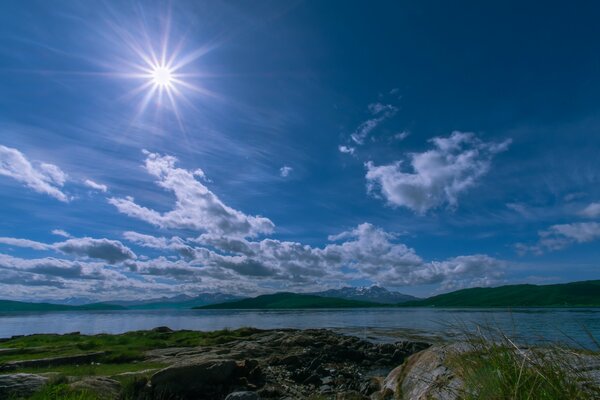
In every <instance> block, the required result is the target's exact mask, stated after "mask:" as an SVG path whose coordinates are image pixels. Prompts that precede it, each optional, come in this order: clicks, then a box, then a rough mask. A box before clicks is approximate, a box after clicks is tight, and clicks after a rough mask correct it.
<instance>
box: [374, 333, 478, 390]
mask: <svg viewBox="0 0 600 400" xmlns="http://www.w3.org/2000/svg"><path fill="white" fill-rule="evenodd" d="M469 349H470V347H469V346H468V345H466V344H465V343H454V344H450V345H442V346H435V347H430V348H429V349H427V350H423V351H421V352H420V353H417V354H414V355H412V356H411V357H409V358H408V359H407V360H406V362H405V363H404V364H402V365H401V366H399V367H396V368H394V369H393V370H392V371H391V372H390V373H389V374H388V376H387V377H386V378H385V380H384V382H383V389H382V392H387V393H389V392H393V393H395V394H396V395H397V396H396V397H397V398H400V399H405V400H413V399H419V400H420V399H430V400H457V399H458V398H459V394H460V392H461V391H462V389H463V382H462V381H461V380H460V379H459V378H458V377H457V375H456V373H455V371H453V370H452V368H451V367H450V366H449V365H448V363H447V362H446V360H447V358H448V357H449V356H451V355H454V354H459V353H463V352H466V351H467V350H469Z"/></svg>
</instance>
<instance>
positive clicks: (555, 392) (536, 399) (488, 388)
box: [450, 328, 600, 400]
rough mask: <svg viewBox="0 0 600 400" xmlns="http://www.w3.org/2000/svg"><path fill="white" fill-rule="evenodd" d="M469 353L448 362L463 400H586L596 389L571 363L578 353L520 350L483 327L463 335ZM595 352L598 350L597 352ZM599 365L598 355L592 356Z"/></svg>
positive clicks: (599, 391)
mask: <svg viewBox="0 0 600 400" xmlns="http://www.w3.org/2000/svg"><path fill="white" fill-rule="evenodd" d="M467 342H468V344H469V345H470V346H471V347H472V349H473V350H472V351H469V352H467V353H464V354H458V355H456V356H454V357H452V358H451V359H450V365H451V366H452V367H453V368H454V370H455V371H457V374H458V376H459V377H460V378H461V379H462V380H463V381H464V388H465V389H464V391H463V392H462V393H460V398H461V399H464V400H475V399H489V400H556V399H578V400H592V399H598V398H600V388H599V387H598V386H595V385H592V384H591V383H590V382H589V379H588V378H586V377H585V376H584V375H583V374H582V373H581V372H580V371H579V370H578V368H575V365H574V362H575V360H577V358H578V357H580V356H581V355H582V354H587V355H589V354H590V352H589V351H585V352H583V351H582V352H578V351H575V350H572V349H566V348H561V347H558V346H550V347H535V348H523V347H520V346H517V345H516V344H515V343H514V342H513V340H511V339H510V338H509V337H508V336H506V335H505V334H504V333H502V332H501V331H498V330H495V329H491V328H484V329H479V330H478V332H477V333H475V334H473V333H468V334H467ZM599 350H600V349H599ZM594 354H595V356H596V357H598V360H599V361H600V354H598V353H594Z"/></svg>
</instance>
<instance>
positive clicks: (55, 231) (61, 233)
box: [51, 229, 73, 238]
mask: <svg viewBox="0 0 600 400" xmlns="http://www.w3.org/2000/svg"><path fill="white" fill-rule="evenodd" d="M51 233H52V234H53V235H56V236H62V237H66V238H72V237H73V236H72V235H71V234H70V233H69V232H66V231H63V230H62V229H52V232H51Z"/></svg>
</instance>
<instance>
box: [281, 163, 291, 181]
mask: <svg viewBox="0 0 600 400" xmlns="http://www.w3.org/2000/svg"><path fill="white" fill-rule="evenodd" d="M293 170H294V168H292V167H288V166H287V165H284V166H283V167H281V168H279V174H280V175H281V176H282V177H284V178H287V177H288V175H289V174H290V172H292V171H293Z"/></svg>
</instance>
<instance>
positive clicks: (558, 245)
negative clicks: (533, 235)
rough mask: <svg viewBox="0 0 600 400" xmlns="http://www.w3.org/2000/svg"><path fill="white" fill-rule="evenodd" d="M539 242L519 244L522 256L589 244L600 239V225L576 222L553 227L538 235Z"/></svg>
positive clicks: (517, 247)
mask: <svg viewBox="0 0 600 400" xmlns="http://www.w3.org/2000/svg"><path fill="white" fill-rule="evenodd" d="M538 235H539V240H538V242H537V243H536V244H534V245H526V244H523V243H517V245H516V246H515V247H516V249H517V251H518V252H519V253H520V254H525V253H528V252H531V253H534V254H538V255H540V254H543V253H545V252H547V251H557V250H562V249H564V248H566V247H568V246H570V245H572V244H575V243H588V242H592V241H595V240H598V239H600V223H598V222H575V223H571V224H557V225H552V226H551V227H549V228H548V229H546V230H543V231H540V232H539V233H538Z"/></svg>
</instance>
